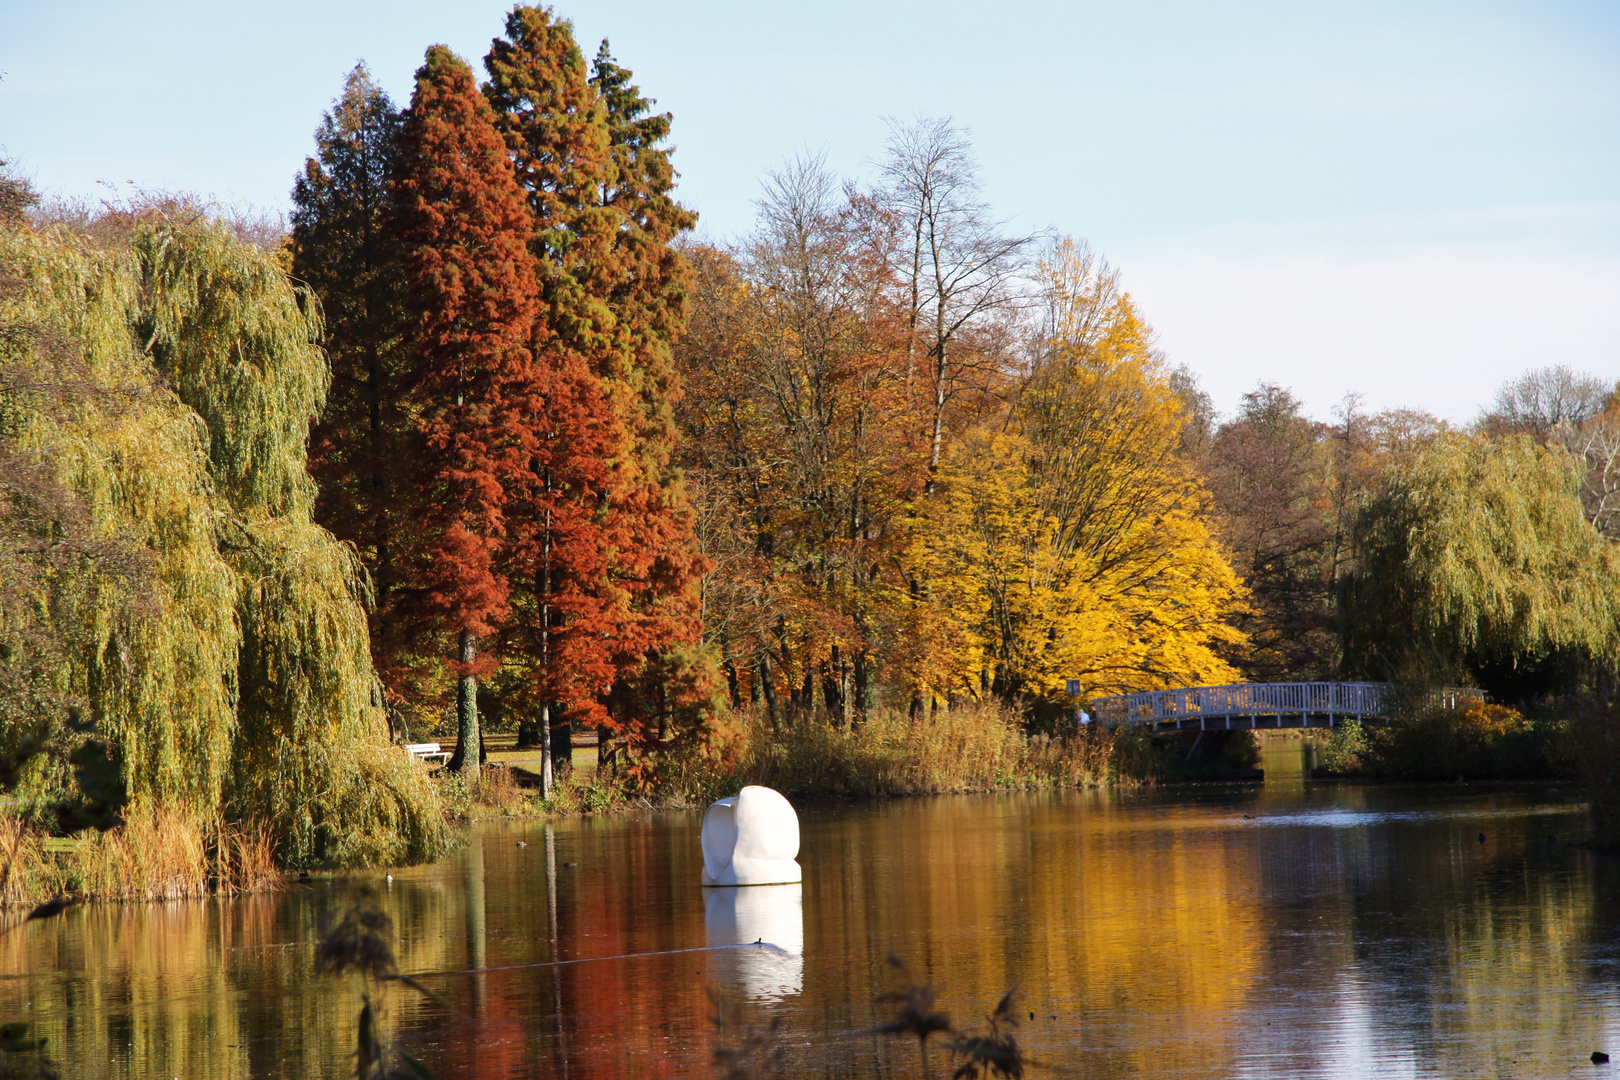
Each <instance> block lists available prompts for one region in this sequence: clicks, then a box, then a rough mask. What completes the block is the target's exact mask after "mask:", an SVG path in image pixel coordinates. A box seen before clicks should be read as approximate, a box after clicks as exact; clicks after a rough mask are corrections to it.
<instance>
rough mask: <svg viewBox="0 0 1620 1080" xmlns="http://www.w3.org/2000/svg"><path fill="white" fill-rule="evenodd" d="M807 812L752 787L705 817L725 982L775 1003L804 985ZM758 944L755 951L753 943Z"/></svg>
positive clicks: (714, 959)
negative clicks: (803, 830) (802, 856)
mask: <svg viewBox="0 0 1620 1080" xmlns="http://www.w3.org/2000/svg"><path fill="white" fill-rule="evenodd" d="M798 854H799V816H798V815H797V814H795V813H794V812H793V807H792V805H790V804H789V803H788V801H787V800H786V799H785V798H783V797H782V795H781V794H780V793H779V792H776V791H772V790H771V789H770V788H767V787H756V786H752V785H750V786H749V787H745V788H743V789H742V791H740V792H738V793H737V794H736V795H735V796H733V797H732V798H729V799H721V800H720V801H719V802H716V803H715V804H714V805H712V806H710V807H709V809H708V812H707V813H706V814H704V816H703V884H704V885H705V886H706V888H705V889H704V893H705V894H706V895H705V897H704V913H703V925H704V930H705V933H706V936H707V939H708V944H709V945H710V946H711V947H714V946H725V945H739V946H744V947H742V948H735V949H723V950H721V951H717V952H712V953H710V954H709V956H710V958H711V965H712V967H711V970H712V971H713V973H714V978H715V980H716V981H717V982H719V983H721V984H723V985H731V986H736V987H738V988H739V989H741V990H742V992H743V994H744V995H745V996H747V997H748V998H751V999H754V1000H763V1001H775V1000H779V999H780V998H783V997H785V996H787V995H789V994H797V993H799V992H800V991H802V990H803V989H804V887H803V886H802V885H800V884H799V881H800V879H801V878H802V877H803V871H802V870H801V869H800V868H799V864H798V862H797V861H796V860H797V858H798ZM750 945H752V946H754V947H752V948H749V947H747V946H750Z"/></svg>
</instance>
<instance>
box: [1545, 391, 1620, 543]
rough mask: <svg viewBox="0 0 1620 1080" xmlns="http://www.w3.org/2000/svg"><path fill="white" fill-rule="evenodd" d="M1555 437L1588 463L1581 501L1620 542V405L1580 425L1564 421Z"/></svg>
mask: <svg viewBox="0 0 1620 1080" xmlns="http://www.w3.org/2000/svg"><path fill="white" fill-rule="evenodd" d="M1553 438H1554V439H1555V440H1557V441H1558V442H1560V443H1562V444H1563V445H1564V446H1565V447H1566V448H1567V449H1568V450H1569V451H1570V453H1572V454H1574V455H1575V456H1576V457H1578V458H1580V459H1582V460H1583V461H1584V462H1585V463H1586V478H1585V480H1584V481H1583V482H1582V484H1581V503H1582V504H1583V505H1584V507H1585V508H1586V518H1587V520H1588V521H1590V522H1591V523H1592V524H1593V525H1594V526H1596V527H1597V530H1598V532H1600V533H1602V534H1603V535H1604V536H1607V537H1608V538H1609V539H1610V540H1616V541H1620V404H1617V406H1616V407H1614V408H1610V409H1609V410H1608V411H1607V412H1604V413H1602V414H1600V415H1598V416H1594V417H1592V418H1591V419H1590V420H1588V421H1587V422H1586V423H1584V424H1582V425H1580V426H1579V427H1576V426H1575V425H1574V424H1571V423H1568V422H1567V421H1566V422H1565V423H1563V424H1560V425H1559V426H1558V427H1557V428H1554V429H1553Z"/></svg>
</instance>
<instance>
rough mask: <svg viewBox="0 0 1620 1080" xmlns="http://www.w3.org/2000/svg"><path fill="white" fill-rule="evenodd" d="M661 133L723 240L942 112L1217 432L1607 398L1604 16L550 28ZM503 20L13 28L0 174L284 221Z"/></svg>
mask: <svg viewBox="0 0 1620 1080" xmlns="http://www.w3.org/2000/svg"><path fill="white" fill-rule="evenodd" d="M560 10H561V11H562V13H563V14H564V15H566V16H568V17H570V18H572V19H573V20H574V23H575V26H576V29H577V31H578V34H579V37H580V39H581V42H582V44H583V46H584V47H585V49H586V51H587V53H591V52H594V51H595V47H596V43H597V42H598V41H600V39H601V38H603V37H607V38H610V39H611V41H612V47H613V51H614V53H615V55H616V56H617V57H618V59H619V61H620V62H621V63H623V64H625V65H626V66H628V67H630V68H631V69H633V70H634V72H635V74H636V78H637V81H638V82H639V83H640V85H641V86H642V88H643V89H644V90H645V91H646V92H647V93H649V94H650V95H651V96H653V97H656V98H657V99H658V100H659V104H660V107H661V108H664V109H668V110H670V111H672V112H673V113H674V114H675V134H674V142H675V144H676V145H677V146H678V148H679V149H678V152H677V153H676V156H675V160H676V165H677V167H678V168H679V169H680V171H681V174H682V179H681V189H680V191H681V197H682V199H683V200H684V201H685V202H687V203H688V204H689V205H691V206H693V207H694V208H695V209H697V210H698V211H699V212H700V213H701V215H702V226H701V227H702V231H703V232H704V234H705V235H706V236H708V237H709V238H712V239H720V240H724V239H727V238H731V237H735V236H738V235H740V234H742V233H744V232H746V231H747V230H748V229H749V228H750V225H751V221H752V216H753V206H752V203H753V200H754V198H755V196H756V194H757V191H758V184H759V179H760V176H761V175H762V173H763V172H764V171H765V170H767V169H769V168H772V167H774V166H776V165H778V164H780V163H781V162H782V161H783V160H784V158H786V157H787V156H789V155H791V154H793V153H795V152H797V151H801V150H804V149H806V148H809V149H811V150H824V151H825V152H826V154H827V156H828V160H829V163H830V164H831V165H832V166H833V167H834V168H836V169H838V170H840V171H842V172H845V173H847V174H850V175H860V174H862V173H863V172H864V171H865V170H866V169H867V167H868V162H869V160H870V159H871V158H872V157H874V156H876V155H877V154H878V153H879V152H880V149H881V145H882V141H883V136H884V131H885V128H884V122H883V117H885V116H899V117H911V116H915V115H918V114H926V115H931V116H951V117H954V118H956V119H957V120H958V121H959V122H960V123H962V124H964V125H966V126H967V127H968V128H969V129H970V130H971V131H972V133H973V137H974V142H975V145H976V148H977V151H978V154H979V157H980V160H981V162H982V172H983V177H984V180H985V186H986V192H987V195H988V197H989V199H990V200H991V202H992V203H993V204H994V206H995V207H996V208H997V210H998V211H999V212H1000V213H1002V214H1004V215H1006V217H1007V218H1009V219H1010V221H1011V222H1012V224H1013V226H1014V227H1019V228H1043V227H1052V228H1055V229H1057V230H1060V231H1062V232H1065V233H1070V234H1073V235H1076V236H1081V237H1085V238H1087V239H1089V240H1090V241H1091V242H1092V244H1093V245H1094V246H1095V247H1096V248H1097V249H1098V250H1099V251H1100V252H1102V253H1103V254H1104V255H1105V256H1106V257H1108V258H1109V259H1110V260H1111V261H1112V262H1113V263H1114V264H1116V265H1117V266H1119V267H1120V268H1121V269H1122V270H1123V272H1124V280H1125V283H1126V286H1127V287H1128V288H1129V289H1130V290H1131V291H1132V292H1133V293H1134V294H1135V296H1136V297H1137V299H1138V300H1139V301H1140V303H1141V305H1142V307H1143V309H1144V310H1145V312H1146V314H1147V316H1148V318H1149V319H1150V321H1151V322H1152V323H1153V324H1154V326H1155V327H1156V328H1157V329H1158V332H1159V340H1160V344H1161V346H1162V347H1163V348H1164V350H1165V351H1166V352H1167V353H1168V354H1169V356H1170V357H1171V359H1172V360H1173V361H1175V362H1178V363H1185V364H1187V365H1188V366H1189V367H1191V368H1192V369H1193V370H1194V371H1195V372H1197V373H1198V374H1199V375H1200V376H1201V377H1202V378H1203V380H1204V382H1205V385H1206V386H1207V387H1208V389H1209V390H1210V391H1211V392H1212V393H1213V394H1214V395H1215V398H1216V402H1217V404H1218V405H1219V406H1220V407H1221V408H1222V409H1223V410H1227V411H1230V410H1231V409H1233V408H1234V407H1235V405H1236V403H1237V398H1238V395H1239V394H1241V393H1242V392H1243V391H1244V390H1246V389H1249V388H1252V387H1253V386H1254V384H1255V383H1256V382H1257V381H1259V380H1267V381H1271V382H1277V383H1281V384H1283V385H1286V386H1290V387H1292V388H1293V389H1294V390H1295V391H1296V392H1297V393H1298V394H1300V396H1301V397H1303V398H1304V399H1305V401H1306V403H1307V405H1308V407H1309V409H1310V411H1311V412H1312V413H1313V414H1315V415H1317V416H1319V417H1322V418H1324V419H1325V418H1326V417H1327V416H1328V414H1329V412H1330V410H1331V408H1332V406H1333V404H1334V403H1335V402H1336V401H1337V400H1338V399H1339V398H1340V397H1341V396H1342V395H1343V394H1344V393H1345V392H1346V391H1348V390H1355V391H1359V392H1361V393H1362V394H1364V395H1365V397H1366V400H1367V403H1368V404H1369V405H1371V406H1373V407H1384V406H1391V405H1403V404H1404V405H1415V406H1419V407H1423V408H1427V409H1430V410H1432V411H1434V412H1436V413H1438V414H1440V415H1442V416H1445V417H1449V418H1451V419H1454V420H1467V419H1469V418H1470V417H1472V416H1473V415H1475V414H1476V412H1477V410H1478V408H1479V407H1480V405H1482V404H1483V403H1485V402H1486V401H1487V400H1488V399H1489V398H1490V396H1491V394H1492V393H1493V391H1494V390H1495V388H1496V387H1497V386H1498V385H1499V384H1500V383H1502V382H1503V381H1504V380H1505V379H1507V378H1509V377H1510V376H1512V375H1514V374H1516V373H1518V372H1520V371H1522V370H1524V369H1526V368H1529V367H1536V366H1542V365H1546V364H1552V363H1564V364H1568V365H1570V366H1572V367H1574V368H1577V369H1579V370H1584V371H1588V372H1592V373H1595V374H1599V375H1604V376H1606V377H1610V378H1620V3H1615V2H1614V0H1581V2H1563V0H1524V2H1514V3H1498V2H1492V0H1470V2H1467V3H1462V2H1457V3H1445V2H1423V0H1400V2H1387V3H1386V2H1377V3H1372V2H1369V3H1360V2H1354V0H1338V2H1334V3H1309V2H1301V0H1285V2H1257V3H1232V2H1221V0H1188V2H1154V0H1139V2H1130V3H1119V2H1117V0H1116V2H1111V3H1096V2H1090V0H1085V2H1067V3H1061V2H1050V3H1036V2H1019V0H1003V2H1002V3H999V4H974V5H967V4H958V3H947V2H939V0H935V2H931V3H894V2H888V0H862V2H851V0H818V2H816V3H796V4H788V3H781V2H776V0H737V2H704V0H683V2H680V3H672V2H670V0H659V2H641V0H616V2H607V0H570V2H567V3H565V4H564V5H563V6H562V7H561V9H560ZM504 11H505V6H504V5H503V4H502V3H498V2H485V0H460V2H456V3H444V2H440V3H422V2H417V0H393V2H390V3H372V2H345V0H327V2H324V3H309V2H304V0H282V2H279V3H275V4H269V3H262V2H257V3H255V2H243V3H232V4H222V3H218V2H212V3H203V2H191V3H178V2H176V3H161V2H149V3H143V4H133V3H128V2H127V0H126V2H113V0H56V2H52V3H43V2H38V0H0V71H3V72H4V77H3V80H0V146H3V147H4V148H5V150H6V152H7V154H8V156H10V157H12V158H13V159H15V160H16V161H17V162H18V164H19V165H20V166H21V167H22V168H23V170H24V171H25V172H26V173H27V174H29V175H31V176H32V177H33V178H34V180H35V181H36V183H37V184H39V186H41V187H42V188H43V189H45V190H46V191H47V192H50V193H54V194H59V195H94V194H95V193H97V192H98V191H100V190H102V189H101V188H98V186H97V185H98V183H99V182H103V181H105V182H108V183H111V184H114V185H123V184H124V183H125V182H126V181H134V182H135V183H136V184H139V185H142V186H145V187H170V188H181V189H186V190H191V191H196V192H199V193H202V194H205V195H213V196H214V197H216V198H218V199H219V200H221V201H223V202H226V203H233V204H238V205H244V204H245V205H252V206H255V207H258V208H262V209H268V210H274V211H284V210H285V209H286V205H287V192H288V190H289V188H290V187H291V182H292V177H293V175H294V173H295V171H296V170H297V169H298V168H299V165H300V163H301V161H302V159H303V157H304V155H305V154H306V153H308V152H309V150H310V147H311V145H312V140H311V133H312V131H313V130H314V127H315V125H316V123H317V122H318V121H319V119H320V115H321V112H322V111H323V110H324V109H325V108H326V107H327V106H328V105H329V104H330V102H331V100H332V98H333V97H334V96H335V95H336V93H337V91H338V89H339V87H340V84H341V82H342V79H343V76H344V74H345V72H346V71H347V70H348V69H349V68H350V67H351V66H352V65H353V64H354V62H355V61H356V60H359V59H364V60H365V61H366V62H367V63H368V64H369V65H370V66H371V68H372V71H373V73H374V74H375V75H376V76H377V78H378V79H379V81H380V82H381V83H382V84H383V85H384V86H385V87H386V88H387V89H388V90H389V91H390V92H391V93H392V94H394V95H395V96H396V99H397V100H398V101H399V102H400V103H401V104H404V102H405V100H406V99H407V98H408V96H409V91H410V80H411V73H412V71H413V70H414V69H415V67H416V66H417V64H418V63H419V62H420V60H421V56H422V52H423V50H424V49H425V48H426V47H427V46H428V45H429V44H432V43H435V42H443V43H446V44H448V45H450V46H451V47H453V48H455V49H456V50H457V51H458V52H460V53H462V54H463V55H464V56H466V57H468V58H469V59H470V60H472V61H474V62H475V63H476V62H477V60H478V59H479V58H481V57H482V56H483V54H484V52H485V50H486V49H487V47H488V43H489V39H490V38H491V37H492V36H494V35H495V34H496V33H497V32H498V31H499V30H500V26H501V20H502V16H503V14H504Z"/></svg>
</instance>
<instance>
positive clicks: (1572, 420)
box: [1485, 364, 1615, 442]
mask: <svg viewBox="0 0 1620 1080" xmlns="http://www.w3.org/2000/svg"><path fill="white" fill-rule="evenodd" d="M1614 391H1615V386H1614V384H1613V383H1609V382H1604V381H1603V380H1602V379H1599V378H1598V377H1596V376H1595V375H1583V374H1580V373H1579V372H1575V371H1571V370H1570V369H1569V368H1567V367H1564V366H1563V365H1562V364H1558V365H1555V366H1553V367H1544V368H1537V369H1536V370H1534V371H1527V372H1525V373H1524V374H1523V375H1520V376H1519V377H1518V378H1517V379H1514V380H1513V381H1512V382H1510V383H1508V384H1507V385H1506V386H1503V387H1502V388H1501V389H1500V390H1498V391H1497V392H1496V400H1495V402H1493V403H1492V406H1491V409H1490V411H1489V412H1487V413H1486V414H1485V428H1486V430H1487V431H1489V432H1490V433H1491V434H1493V435H1506V434H1515V433H1522V434H1526V435H1532V436H1534V437H1535V438H1536V439H1537V440H1538V441H1541V442H1545V441H1546V440H1547V439H1548V438H1549V437H1550V436H1551V435H1552V433H1553V429H1554V428H1556V427H1558V426H1559V425H1560V424H1566V423H1567V424H1570V425H1572V426H1573V427H1575V428H1580V427H1581V426H1582V425H1583V424H1585V423H1586V422H1587V421H1588V420H1591V419H1592V418H1593V417H1595V416H1597V415H1598V414H1599V413H1600V412H1602V411H1603V406H1604V403H1605V402H1606V401H1608V399H1609V396H1610V395H1611V394H1613V393H1614Z"/></svg>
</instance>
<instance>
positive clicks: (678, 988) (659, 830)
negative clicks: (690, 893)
mask: <svg viewBox="0 0 1620 1080" xmlns="http://www.w3.org/2000/svg"><path fill="white" fill-rule="evenodd" d="M595 824H596V823H594V822H591V823H587V825H586V828H594V827H595ZM686 835H690V834H686ZM590 842H591V843H592V844H593V845H597V846H599V848H605V849H606V850H603V851H601V854H602V855H603V856H605V857H604V858H602V859H601V860H600V861H599V862H597V863H595V864H594V865H593V866H592V867H591V868H590V869H589V870H587V871H579V872H573V873H564V874H563V875H562V876H561V877H560V878H559V881H558V907H559V912H560V916H561V919H562V930H563V937H564V938H565V939H566V940H567V941H569V942H571V943H572V945H571V946H570V947H569V948H568V949H566V950H564V953H563V957H562V958H564V959H574V958H578V957H582V956H622V955H625V954H629V953H644V952H653V951H657V950H662V949H678V948H685V947H690V946H694V945H701V944H703V940H704V938H703V926H702V918H703V907H702V902H701V897H699V901H698V903H697V904H696V905H694V906H692V907H691V908H689V909H686V910H682V909H680V908H677V909H676V910H675V911H674V912H672V913H671V915H670V917H660V918H657V919H647V918H645V917H644V913H645V910H646V909H645V905H644V903H643V902H642V901H641V896H642V894H643V893H644V892H645V890H647V889H648V888H654V889H666V890H667V891H668V892H670V893H673V894H675V895H679V894H680V892H681V889H680V888H679V887H667V886H661V885H651V884H649V883H651V882H661V881H667V880H671V879H674V880H676V881H678V882H680V883H681V884H688V885H689V884H691V883H692V882H691V879H690V878H689V877H687V876H685V875H687V874H695V872H696V871H695V870H694V869H693V868H692V866H691V864H690V863H689V862H687V861H685V860H681V859H678V858H676V857H675V856H674V852H675V851H676V850H678V847H677V841H675V840H674V839H673V838H672V837H671V836H670V832H669V829H668V827H667V823H665V824H657V825H654V826H652V827H649V828H645V829H637V830H633V831H630V832H626V831H624V830H621V829H616V828H612V827H607V828H602V829H601V830H600V833H599V835H597V836H593V837H592V838H591V841H590ZM570 953H571V954H572V955H569V954H570ZM702 971H703V967H702V961H701V960H696V961H694V960H693V957H692V956H691V955H677V956H654V957H642V958H639V959H635V960H621V961H613V962H604V963H594V964H574V965H569V966H567V967H564V968H560V969H558V972H557V976H556V977H557V978H559V979H560V980H562V988H563V989H562V995H563V999H564V1000H565V1001H567V1002H568V1003H569V1004H568V1011H569V1012H570V1013H572V1014H573V1016H574V1018H575V1020H576V1024H575V1026H574V1027H573V1028H572V1029H571V1030H570V1031H569V1032H568V1035H567V1038H568V1039H569V1041H570V1045H569V1046H568V1048H567V1050H568V1053H569V1061H570V1075H571V1076H577V1077H660V1076H674V1075H682V1074H684V1073H683V1068H682V1066H681V1065H680V1062H682V1061H685V1060H688V1057H689V1055H690V1056H694V1057H696V1056H701V1057H707V1056H708V1054H709V1053H710V1052H711V1051H712V1045H711V1044H712V1040H713V1035H712V1033H711V1032H710V1030H709V1027H708V1025H707V1023H706V1015H707V1003H706V1001H705V999H704V996H703V990H704V977H703V974H702ZM672 1050H679V1051H680V1053H671V1051H672Z"/></svg>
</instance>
